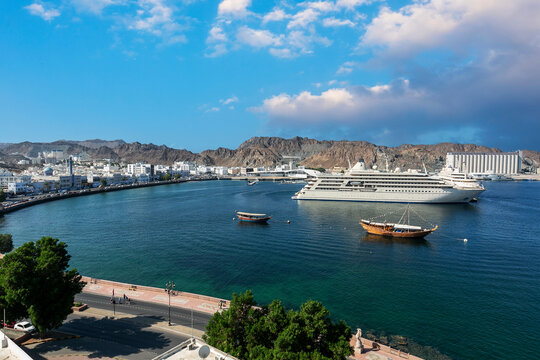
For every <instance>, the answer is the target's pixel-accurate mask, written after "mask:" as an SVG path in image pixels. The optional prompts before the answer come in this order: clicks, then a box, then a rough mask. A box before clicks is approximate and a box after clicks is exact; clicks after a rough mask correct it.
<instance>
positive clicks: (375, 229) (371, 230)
mask: <svg viewBox="0 0 540 360" xmlns="http://www.w3.org/2000/svg"><path fill="white" fill-rule="evenodd" d="M360 225H362V227H363V228H364V230H366V232H367V233H368V234H372V235H379V236H386V237H397V238H407V239H413V238H423V237H425V236H427V235H429V234H431V233H432V232H433V231H434V230H435V229H426V230H421V231H410V232H399V233H398V232H395V231H389V230H386V229H385V228H383V227H381V226H373V225H369V224H365V223H363V222H361V223H360Z"/></svg>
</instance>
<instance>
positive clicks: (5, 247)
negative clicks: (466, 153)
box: [0, 234, 13, 254]
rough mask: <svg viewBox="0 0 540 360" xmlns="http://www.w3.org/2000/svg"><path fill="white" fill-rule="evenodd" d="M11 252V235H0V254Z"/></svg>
mask: <svg viewBox="0 0 540 360" xmlns="http://www.w3.org/2000/svg"><path fill="white" fill-rule="evenodd" d="M11 250H13V238H12V237H11V234H0V254H5V253H8V252H10V251H11Z"/></svg>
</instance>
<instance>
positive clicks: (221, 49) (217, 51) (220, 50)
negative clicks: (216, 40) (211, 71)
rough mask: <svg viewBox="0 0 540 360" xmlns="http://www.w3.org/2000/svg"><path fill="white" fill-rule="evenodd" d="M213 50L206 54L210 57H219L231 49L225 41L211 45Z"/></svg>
mask: <svg viewBox="0 0 540 360" xmlns="http://www.w3.org/2000/svg"><path fill="white" fill-rule="evenodd" d="M211 50H212V51H211V52H210V53H206V54H205V56H206V57H209V58H214V57H219V56H221V55H223V54H226V53H227V52H228V51H229V50H228V49H227V45H225V44H223V43H220V44H215V45H214V46H212V47H211Z"/></svg>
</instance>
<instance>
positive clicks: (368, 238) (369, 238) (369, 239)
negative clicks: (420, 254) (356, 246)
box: [361, 233, 430, 246]
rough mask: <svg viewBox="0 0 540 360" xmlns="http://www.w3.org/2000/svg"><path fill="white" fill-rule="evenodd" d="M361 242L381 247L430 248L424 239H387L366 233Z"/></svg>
mask: <svg viewBox="0 0 540 360" xmlns="http://www.w3.org/2000/svg"><path fill="white" fill-rule="evenodd" d="M361 242H366V243H378V244H383V245H394V244H403V245H411V246H430V243H429V241H427V240H426V239H424V238H396V237H387V236H380V235H373V234H368V233H366V234H365V235H364V237H362V240H361Z"/></svg>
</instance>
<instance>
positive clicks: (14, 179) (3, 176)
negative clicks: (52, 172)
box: [0, 170, 32, 188]
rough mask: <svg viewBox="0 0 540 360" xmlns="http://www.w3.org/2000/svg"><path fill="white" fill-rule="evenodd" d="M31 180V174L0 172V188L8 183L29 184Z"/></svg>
mask: <svg viewBox="0 0 540 360" xmlns="http://www.w3.org/2000/svg"><path fill="white" fill-rule="evenodd" d="M0 171H1V170H0ZM31 181H32V176H30V175H13V174H12V173H11V172H9V171H1V172H0V188H7V187H8V184H9V183H19V182H20V183H26V184H30V182H31Z"/></svg>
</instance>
